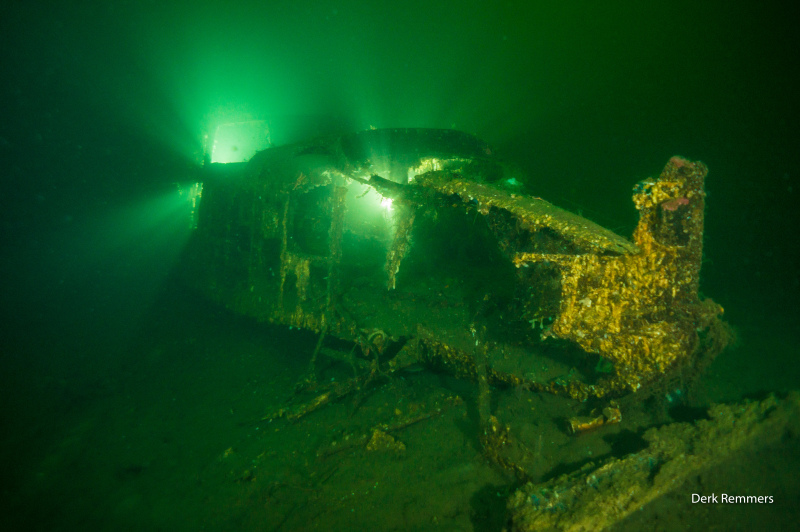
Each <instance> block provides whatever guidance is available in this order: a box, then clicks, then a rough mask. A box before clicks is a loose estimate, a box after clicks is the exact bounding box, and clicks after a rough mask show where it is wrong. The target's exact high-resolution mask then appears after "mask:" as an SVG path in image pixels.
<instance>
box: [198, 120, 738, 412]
mask: <svg viewBox="0 0 800 532" xmlns="http://www.w3.org/2000/svg"><path fill="white" fill-rule="evenodd" d="M212 166H216V167H218V168H212V169H211V171H210V172H209V174H210V177H209V178H208V179H207V180H206V181H205V182H204V184H203V188H202V200H201V202H200V205H199V210H198V212H197V221H196V230H195V231H194V234H193V236H192V240H191V242H190V249H189V250H188V253H187V255H188V263H189V264H190V270H191V275H190V280H191V281H190V282H191V283H192V284H193V285H194V286H196V287H197V288H199V289H200V290H201V291H202V292H203V293H205V294H206V295H207V296H208V297H210V298H211V299H213V300H214V301H217V302H219V303H221V304H222V305H224V306H225V307H227V308H229V309H231V310H232V311H234V312H236V313H239V314H242V315H246V316H250V317H252V318H255V319H256V320H259V321H267V322H271V323H275V324H283V325H286V326H291V327H298V328H303V329H307V330H309V331H313V332H315V333H318V334H319V335H320V344H322V339H323V337H325V336H332V337H337V338H339V339H342V340H348V341H352V342H356V343H358V344H359V345H360V346H361V348H362V349H361V353H360V356H358V357H356V356H353V358H354V360H353V363H357V362H358V361H357V360H355V359H356V358H363V355H364V354H365V353H367V352H368V351H369V353H370V354H369V355H368V356H367V358H368V359H370V360H369V364H370V365H373V364H378V366H376V370H377V369H379V368H380V369H382V370H385V371H390V370H396V369H398V368H400V367H402V366H403V365H407V364H416V363H420V362H422V363H427V364H432V365H435V366H437V367H439V368H441V369H445V370H450V371H452V372H454V373H456V374H458V375H464V376H471V377H473V378H477V377H478V374H479V373H480V374H483V373H485V374H486V377H487V379H488V381H489V384H490V385H504V384H505V385H513V386H523V387H526V388H529V389H531V390H542V391H548V392H552V393H555V394H563V395H568V396H571V397H574V398H577V399H581V400H583V399H586V398H589V397H613V396H618V395H621V394H627V393H630V392H635V391H637V390H639V389H640V388H642V387H643V386H651V385H653V384H657V383H660V382H661V383H663V382H664V381H665V380H668V379H676V378H680V379H683V380H686V379H690V378H691V377H692V376H694V375H696V374H697V373H698V372H699V371H700V370H701V369H702V368H703V367H704V366H705V365H706V364H707V363H708V362H709V361H710V359H711V358H713V357H714V356H715V355H716V354H717V353H718V352H719V351H720V350H721V349H722V348H723V347H724V345H725V342H726V339H727V335H726V328H725V326H724V322H722V320H721V319H720V316H721V314H722V308H721V307H720V306H719V305H717V304H715V303H714V302H713V301H711V300H710V299H702V298H701V297H700V296H699V294H698V285H699V277H700V264H701V259H702V253H703V215H704V204H705V192H704V189H703V183H704V179H705V176H706V173H707V169H706V167H705V166H704V165H703V164H702V163H699V162H692V161H688V160H686V159H683V158H680V157H673V158H672V159H670V160H669V161H668V162H667V164H666V166H665V167H664V170H663V171H662V173H661V175H660V176H659V177H658V178H655V179H652V180H646V181H642V182H640V183H638V184H637V185H636V186H635V188H634V194H633V201H634V204H635V206H636V208H637V209H638V211H639V217H640V218H639V224H638V226H637V227H636V230H635V231H634V234H633V239H632V240H628V239H626V238H623V237H621V236H619V235H616V234H615V233H613V232H611V231H609V230H607V229H605V228H603V227H601V226H599V225H597V224H595V223H593V222H591V221H589V220H587V219H585V218H582V217H580V216H577V215H575V214H573V213H571V212H568V211H566V210H563V209H561V208H559V207H556V206H554V205H552V204H550V203H548V202H547V201H545V200H543V199H541V198H537V197H533V196H530V195H527V194H525V193H524V192H523V191H522V190H520V189H519V188H518V187H519V185H518V181H517V179H516V178H515V177H514V175H515V174H514V170H511V169H509V168H508V167H507V166H506V165H505V164H503V163H502V162H500V161H497V160H496V159H495V158H494V157H493V156H492V153H491V150H490V149H489V147H488V146H487V145H486V144H485V143H483V142H482V141H480V140H478V139H476V138H475V137H472V136H470V135H468V134H465V133H460V132H457V131H452V130H432V129H385V130H369V131H363V132H359V133H355V134H351V135H344V136H338V137H328V138H321V139H316V140H313V141H310V142H306V143H300V144H294V145H289V146H284V147H279V148H272V149H268V150H264V151H261V152H259V153H258V154H256V155H255V156H254V157H253V158H252V159H251V160H250V161H249V162H248V163H246V164H244V163H243V164H242V165H212ZM232 166H235V168H234V167H232ZM228 167H230V168H228ZM478 351H481V354H480V355H478V356H477V359H481V360H485V368H477V367H476V352H478ZM559 351H562V352H563V353H564V354H565V356H567V357H569V358H571V359H574V358H575V356H576V355H577V356H581V354H582V355H585V357H586V358H587V359H588V360H592V361H593V362H594V363H593V364H592V367H593V368H597V371H588V372H587V371H584V372H581V371H575V372H573V373H572V374H571V375H569V376H568V377H565V376H556V378H553V379H547V375H540V374H537V373H536V372H534V371H531V370H530V369H529V368H530V366H531V364H532V361H535V360H536V359H537V357H541V356H542V353H543V352H546V353H547V356H548V357H550V358H553V357H555V358H558V354H557V353H558V352H559ZM573 365H575V364H574V363H573ZM383 366H385V368H383ZM584 366H586V365H585V364H584ZM590 369H591V368H590ZM310 378H312V379H313V373H312V374H311V375H310Z"/></svg>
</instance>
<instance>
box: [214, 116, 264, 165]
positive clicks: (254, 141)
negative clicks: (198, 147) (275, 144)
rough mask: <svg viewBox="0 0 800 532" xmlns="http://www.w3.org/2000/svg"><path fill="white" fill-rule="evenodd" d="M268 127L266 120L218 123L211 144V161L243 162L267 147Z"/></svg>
mask: <svg viewBox="0 0 800 532" xmlns="http://www.w3.org/2000/svg"><path fill="white" fill-rule="evenodd" d="M269 145H270V140H269V127H268V126H267V122H266V120H249V121H247V122H231V123H229V124H220V125H219V126H217V131H216V133H214V140H213V143H212V145H211V162H212V163H243V162H245V161H249V160H250V158H251V157H252V156H253V155H255V154H256V152H259V151H261V150H265V149H267V148H269Z"/></svg>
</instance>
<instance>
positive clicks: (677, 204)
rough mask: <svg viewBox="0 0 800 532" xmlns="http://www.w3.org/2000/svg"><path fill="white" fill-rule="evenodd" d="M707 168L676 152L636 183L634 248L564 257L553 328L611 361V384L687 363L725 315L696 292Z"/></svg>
mask: <svg viewBox="0 0 800 532" xmlns="http://www.w3.org/2000/svg"><path fill="white" fill-rule="evenodd" d="M707 172H708V170H707V168H706V166H705V165H704V164H703V163H700V162H690V161H687V160H686V159H683V158H681V157H673V158H672V159H670V160H669V162H668V163H667V165H666V167H665V168H664V170H663V172H662V173H661V176H660V177H659V178H658V179H657V180H654V181H645V182H642V183H639V184H638V185H637V186H636V188H635V190H634V196H633V201H634V203H635V204H636V208H637V209H638V210H639V213H640V219H639V224H638V226H637V227H636V230H635V232H634V235H633V239H634V243H635V244H636V246H637V247H638V248H639V252H638V253H635V254H625V255H617V256H609V255H600V254H582V255H574V256H571V257H569V258H567V257H562V258H561V262H562V268H563V269H562V272H563V277H562V298H561V303H560V311H559V313H558V316H557V317H556V319H555V321H554V322H553V324H552V326H551V328H550V334H552V335H553V336H556V337H558V338H563V339H568V340H572V341H574V342H576V343H577V344H579V345H580V346H581V347H582V348H583V349H584V350H586V351H588V352H593V353H597V354H599V355H600V356H601V357H603V358H605V359H607V360H609V361H611V362H613V364H614V368H615V371H616V375H617V378H616V379H614V380H616V383H615V384H616V386H610V387H618V386H620V385H623V386H624V387H626V388H628V389H630V390H637V389H639V387H640V386H641V385H642V384H644V383H646V382H648V381H650V380H652V379H653V378H654V377H656V376H658V375H660V374H664V373H667V372H668V371H670V370H672V369H676V368H678V367H680V366H685V364H686V363H688V362H691V361H690V360H687V359H688V357H691V356H692V355H697V354H698V350H699V349H700V346H701V334H703V333H704V332H705V331H707V330H708V329H710V328H711V327H712V326H714V325H715V324H716V322H717V321H718V316H719V315H720V314H722V307H720V306H719V305H717V304H715V303H713V302H712V301H710V300H705V301H701V300H700V298H699V295H698V281H699V275H700V264H701V260H702V255H703V240H702V237H703V211H704V207H705V205H704V204H705V192H704V190H703V183H704V180H705V176H706V174H707ZM609 384H610V383H609ZM596 392H600V393H598V395H602V392H601V391H600V390H596Z"/></svg>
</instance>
